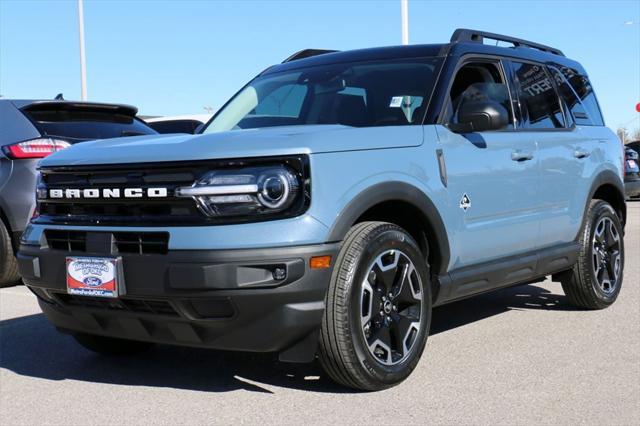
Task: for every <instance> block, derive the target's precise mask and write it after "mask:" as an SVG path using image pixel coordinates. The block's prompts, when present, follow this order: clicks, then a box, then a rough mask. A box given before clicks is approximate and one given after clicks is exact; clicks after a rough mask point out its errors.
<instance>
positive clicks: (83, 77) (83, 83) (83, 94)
mask: <svg viewBox="0 0 640 426" xmlns="http://www.w3.org/2000/svg"><path fill="white" fill-rule="evenodd" d="M78 30H79V34H80V99H81V100H83V101H86V100H87V66H86V63H85V57H84V7H83V4H82V0H78Z"/></svg>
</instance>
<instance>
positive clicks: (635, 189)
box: [624, 146, 640, 198]
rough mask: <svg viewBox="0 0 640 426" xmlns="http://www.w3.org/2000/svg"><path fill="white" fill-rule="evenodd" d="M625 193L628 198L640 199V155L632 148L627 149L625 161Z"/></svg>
mask: <svg viewBox="0 0 640 426" xmlns="http://www.w3.org/2000/svg"><path fill="white" fill-rule="evenodd" d="M624 167H625V171H624V172H625V173H624V192H625V194H626V195H627V198H638V197H640V167H638V153H637V152H636V151H635V150H633V149H632V148H629V147H628V146H627V148H626V149H625V159H624Z"/></svg>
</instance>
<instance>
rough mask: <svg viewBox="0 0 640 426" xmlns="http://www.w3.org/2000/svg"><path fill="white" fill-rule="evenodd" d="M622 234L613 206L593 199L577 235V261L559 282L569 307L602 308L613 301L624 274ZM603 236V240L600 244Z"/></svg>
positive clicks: (618, 291) (616, 296)
mask: <svg viewBox="0 0 640 426" xmlns="http://www.w3.org/2000/svg"><path fill="white" fill-rule="evenodd" d="M622 231H623V230H622V224H621V223H620V218H619V217H618V215H617V214H616V212H615V210H614V209H613V207H611V205H610V204H609V203H607V202H606V201H602V200H592V201H591V203H590V204H589V209H588V210H587V215H586V217H585V219H584V225H583V229H582V231H581V235H580V240H579V243H580V251H579V253H578V261H577V262H576V264H575V266H574V267H573V269H571V270H569V271H567V272H566V273H565V274H563V276H562V277H561V279H560V282H561V283H562V289H563V290H564V293H565V294H566V295H567V297H568V299H569V302H570V303H571V304H573V305H574V306H577V307H580V308H585V309H604V308H607V307H609V306H611V305H612V304H613V302H615V301H616V299H617V298H618V294H620V288H621V287H622V278H623V272H624V238H623V232H622ZM602 232H604V235H603V234H601V233H602ZM603 236H604V238H605V240H604V241H601V239H602V237H603ZM615 252H617V255H616V254H615ZM616 258H618V261H616V260H615V259H616ZM616 264H617V266H616ZM603 268H604V269H603ZM616 271H617V272H616ZM605 274H606V277H605ZM616 274H617V275H616ZM610 275H613V276H614V280H611V279H610V278H611V277H610ZM607 277H608V278H609V283H608V284H607V283H606V281H607V280H606V278H607Z"/></svg>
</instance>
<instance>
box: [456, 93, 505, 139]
mask: <svg viewBox="0 0 640 426" xmlns="http://www.w3.org/2000/svg"><path fill="white" fill-rule="evenodd" d="M508 124H509V113H508V112H507V110H506V108H505V107H504V106H502V104H500V103H498V102H495V101H491V100H477V101H476V100H469V101H467V102H464V103H463V104H462V105H460V108H459V109H458V123H452V124H450V125H449V128H450V129H451V131H453V132H457V133H469V132H485V131H488V130H500V129H504V128H505V127H507V125H508Z"/></svg>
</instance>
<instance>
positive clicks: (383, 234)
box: [348, 226, 431, 385]
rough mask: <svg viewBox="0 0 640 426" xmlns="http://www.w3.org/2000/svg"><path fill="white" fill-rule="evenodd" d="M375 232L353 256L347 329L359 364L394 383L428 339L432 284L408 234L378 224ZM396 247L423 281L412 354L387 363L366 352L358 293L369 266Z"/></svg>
mask: <svg viewBox="0 0 640 426" xmlns="http://www.w3.org/2000/svg"><path fill="white" fill-rule="evenodd" d="M374 233H375V235H371V238H370V240H369V242H368V244H367V245H366V246H365V247H364V248H363V250H362V252H361V253H360V255H359V256H358V258H357V259H356V261H355V262H354V263H355V273H354V274H353V275H352V276H351V285H350V286H349V288H350V294H349V295H348V297H349V306H350V309H349V325H350V326H349V329H350V331H351V340H352V342H353V349H354V351H355V355H356V357H357V359H358V361H359V363H360V367H362V368H363V369H364V370H366V372H367V374H368V375H370V376H372V379H373V380H375V381H377V382H380V383H384V384H387V385H392V384H396V383H398V382H399V381H402V380H404V379H405V378H406V377H407V376H409V374H411V372H412V371H413V369H414V368H415V366H416V365H417V363H418V361H419V360H420V357H421V355H422V352H423V350H424V346H425V344H426V341H427V336H428V333H429V328H430V325H431V291H430V290H431V287H430V284H429V280H428V277H429V271H428V267H427V266H426V263H425V261H424V259H423V257H422V254H421V252H420V250H419V249H418V246H417V244H416V243H415V242H414V241H413V239H412V238H411V237H409V235H408V234H405V233H404V232H402V231H401V230H400V229H398V228H396V227H393V226H390V227H384V228H379V229H378V230H376V231H374ZM390 249H397V250H400V251H402V252H403V253H404V254H406V255H407V256H408V257H409V259H410V260H411V261H412V262H413V265H414V267H415V268H416V271H417V272H418V274H419V275H420V279H421V282H422V295H423V297H422V300H423V303H422V309H421V312H420V318H421V319H422V323H421V325H420V331H419V333H418V336H417V337H416V343H415V345H417V346H416V347H415V348H414V350H413V351H412V353H411V355H410V356H409V357H407V358H406V359H405V360H404V361H402V362H401V363H399V364H396V365H391V366H386V365H383V364H381V363H380V362H378V361H377V360H376V359H375V358H374V357H373V355H371V353H370V352H369V348H368V346H367V344H366V341H365V337H364V334H363V333H362V330H361V325H360V317H359V313H360V294H361V291H362V284H363V282H364V280H365V278H366V276H367V274H368V273H369V271H368V267H369V266H370V265H371V263H373V261H374V260H375V259H376V258H377V257H378V256H379V255H380V254H382V253H383V252H385V251H387V250H390Z"/></svg>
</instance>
